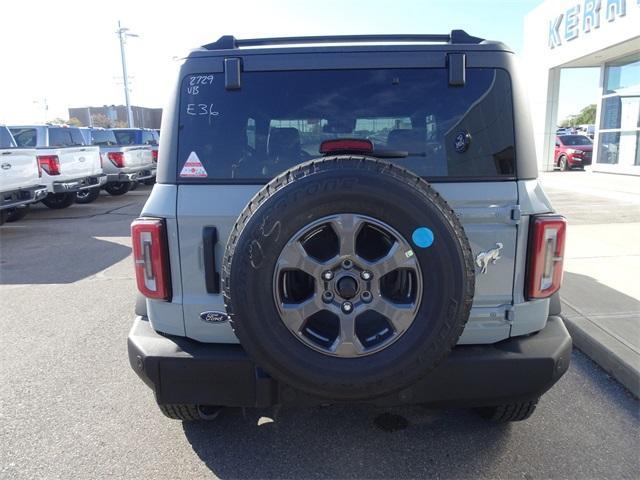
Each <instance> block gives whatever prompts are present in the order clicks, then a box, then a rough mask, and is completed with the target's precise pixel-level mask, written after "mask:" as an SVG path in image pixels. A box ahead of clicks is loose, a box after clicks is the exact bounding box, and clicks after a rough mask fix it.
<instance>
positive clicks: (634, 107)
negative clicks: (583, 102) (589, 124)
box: [600, 95, 640, 130]
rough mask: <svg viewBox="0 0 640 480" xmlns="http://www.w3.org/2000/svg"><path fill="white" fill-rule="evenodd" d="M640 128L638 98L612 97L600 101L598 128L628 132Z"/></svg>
mask: <svg viewBox="0 0 640 480" xmlns="http://www.w3.org/2000/svg"><path fill="white" fill-rule="evenodd" d="M637 127H640V96H633V97H620V96H618V95H614V96H612V97H605V98H603V99H602V114H601V115H600V128H601V129H602V130H615V129H622V130H629V129H634V128H637Z"/></svg>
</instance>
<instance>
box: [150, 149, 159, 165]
mask: <svg viewBox="0 0 640 480" xmlns="http://www.w3.org/2000/svg"><path fill="white" fill-rule="evenodd" d="M151 156H152V158H153V163H158V150H151Z"/></svg>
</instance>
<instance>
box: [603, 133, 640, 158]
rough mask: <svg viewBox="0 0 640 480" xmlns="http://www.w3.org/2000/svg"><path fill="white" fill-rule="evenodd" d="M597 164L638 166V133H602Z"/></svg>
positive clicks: (639, 145) (639, 156) (639, 134)
mask: <svg viewBox="0 0 640 480" xmlns="http://www.w3.org/2000/svg"><path fill="white" fill-rule="evenodd" d="M598 163H608V164H622V165H640V132H603V133H601V134H600V143H599V145H598Z"/></svg>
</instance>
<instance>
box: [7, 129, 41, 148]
mask: <svg viewBox="0 0 640 480" xmlns="http://www.w3.org/2000/svg"><path fill="white" fill-rule="evenodd" d="M9 130H10V131H11V134H12V135H13V138H14V139H15V141H16V143H17V144H18V146H19V147H35V146H36V145H37V144H38V133H37V132H36V129H35V128H10V129H9Z"/></svg>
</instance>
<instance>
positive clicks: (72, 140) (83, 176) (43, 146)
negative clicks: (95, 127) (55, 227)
mask: <svg viewBox="0 0 640 480" xmlns="http://www.w3.org/2000/svg"><path fill="white" fill-rule="evenodd" d="M9 130H11V133H12V134H13V137H14V138H15V141H16V143H17V144H18V146H19V147H23V148H35V149H36V150H37V156H38V164H39V165H40V168H41V169H42V184H43V185H45V186H46V187H47V192H48V194H47V196H46V197H45V198H44V199H43V200H42V203H44V204H45V205H46V206H47V207H49V208H55V209H58V208H66V207H68V206H70V205H72V204H73V203H75V201H76V192H78V191H80V190H84V189H89V188H94V187H101V186H102V185H104V184H105V183H106V181H107V176H106V175H105V174H104V173H103V172H102V163H101V159H100V149H99V148H98V147H92V146H87V145H86V142H85V141H84V138H83V136H82V133H80V130H79V129H78V128H75V127H66V126H60V125H24V126H10V127H9Z"/></svg>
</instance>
